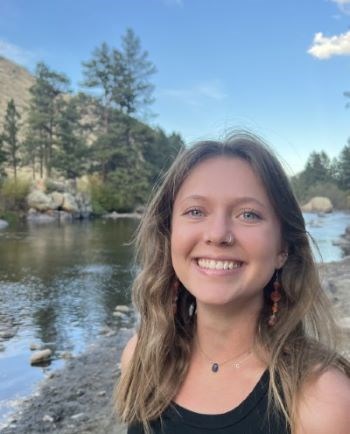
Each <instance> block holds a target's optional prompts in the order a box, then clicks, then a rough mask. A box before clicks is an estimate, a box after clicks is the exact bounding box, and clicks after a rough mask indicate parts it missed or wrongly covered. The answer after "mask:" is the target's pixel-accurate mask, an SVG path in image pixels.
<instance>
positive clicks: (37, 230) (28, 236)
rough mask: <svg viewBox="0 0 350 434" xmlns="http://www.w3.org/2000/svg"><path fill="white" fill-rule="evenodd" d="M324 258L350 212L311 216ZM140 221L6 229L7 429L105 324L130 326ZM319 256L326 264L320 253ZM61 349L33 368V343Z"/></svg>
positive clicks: (0, 297)
mask: <svg viewBox="0 0 350 434" xmlns="http://www.w3.org/2000/svg"><path fill="white" fill-rule="evenodd" d="M305 221H306V222H307V227H308V230H309V232H310V233H311V235H312V236H313V238H314V239H315V240H316V241H317V243H318V246H319V249H320V252H321V255H322V258H323V261H325V262H327V261H332V260H338V259H340V258H341V257H342V252H341V250H340V249H339V248H338V247H336V246H334V245H332V241H333V240H335V239H337V238H339V236H340V235H341V234H342V233H343V232H344V230H345V227H346V226H347V225H349V224H350V215H349V214H344V213H333V214H329V215H324V216H318V215H315V214H305ZM136 226H137V221H135V220H130V219H120V220H117V221H105V220H95V221H91V222H76V223H71V224H64V225H58V224H57V225H44V226H35V225H34V226H33V225H27V224H22V225H20V226H18V227H15V228H11V227H10V228H9V229H7V230H4V231H1V232H0V325H3V324H11V326H12V328H13V329H15V330H16V333H15V335H14V336H13V337H12V338H11V339H8V340H6V341H4V342H2V343H0V429H1V426H2V423H4V421H5V419H6V417H7V416H8V415H9V414H10V413H11V412H13V410H14V409H15V407H16V405H17V404H18V402H19V401H20V400H21V399H23V398H24V397H25V396H28V395H30V394H31V393H33V391H35V387H36V385H37V384H38V382H39V380H41V379H42V378H43V377H44V376H45V375H47V373H48V372H50V371H52V370H54V369H57V368H59V367H61V366H62V365H63V364H64V361H63V359H62V354H63V353H65V352H69V353H70V354H72V355H73V356H74V355H76V354H78V353H80V352H81V351H84V349H86V348H87V346H88V344H89V343H91V342H93V341H94V340H95V339H96V338H97V337H98V336H99V333H100V330H101V328H102V327H104V326H106V325H109V326H112V327H114V326H117V327H121V326H130V324H124V323H123V321H124V322H125V321H126V320H123V319H120V318H117V317H115V316H113V311H114V308H115V306H116V305H117V304H129V303H130V291H129V289H130V283H131V280H132V274H133V266H132V248H131V247H130V245H129V243H130V240H131V239H132V235H133V233H134V230H135V228H136ZM315 255H316V257H317V259H318V260H320V256H319V253H318V252H317V251H316V250H315ZM31 343H36V344H39V345H41V346H44V347H45V348H46V347H47V348H50V349H52V351H53V354H54V357H53V361H52V363H51V364H50V365H49V366H46V367H32V366H30V363H29V358H30V355H31V351H30V344H31Z"/></svg>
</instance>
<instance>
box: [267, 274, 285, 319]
mask: <svg viewBox="0 0 350 434" xmlns="http://www.w3.org/2000/svg"><path fill="white" fill-rule="evenodd" d="M281 289H282V285H281V283H280V282H279V280H278V271H276V278H275V281H274V282H273V291H272V292H271V294H270V299H271V301H272V313H271V315H270V317H269V320H268V325H269V326H270V327H273V326H274V325H275V324H276V322H277V316H276V314H277V312H278V311H279V306H278V302H279V301H280V300H281V298H282V295H281V292H280V291H281Z"/></svg>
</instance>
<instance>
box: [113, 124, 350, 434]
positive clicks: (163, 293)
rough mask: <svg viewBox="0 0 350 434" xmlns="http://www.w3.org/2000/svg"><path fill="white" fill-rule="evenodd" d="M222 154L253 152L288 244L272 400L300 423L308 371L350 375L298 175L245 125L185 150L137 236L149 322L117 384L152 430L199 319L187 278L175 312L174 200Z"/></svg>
mask: <svg viewBox="0 0 350 434" xmlns="http://www.w3.org/2000/svg"><path fill="white" fill-rule="evenodd" d="M219 156H225V157H228V158H239V159H242V160H244V161H245V162H247V163H248V164H249V165H250V167H251V168H252V169H253V171H254V173H255V174H256V175H257V176H258V177H259V178H260V180H261V181H262V183H263V185H264V186H265V190H266V192H267V194H268V197H269V199H270V202H271V204H272V207H273V209H274V211H275V213H276V215H277V217H278V219H279V221H280V223H281V228H282V240H283V241H284V243H285V245H286V246H287V247H288V259H287V261H286V262H285V264H284V266H283V269H282V270H281V273H280V276H281V283H282V288H283V290H282V292H283V297H282V300H281V302H280V305H281V307H280V311H279V316H280V317H281V318H283V321H279V322H277V324H276V325H275V326H274V327H269V326H268V316H269V314H270V312H271V302H270V301H269V297H268V294H269V292H270V290H271V288H270V285H267V287H266V288H265V289H264V293H265V303H264V307H263V308H262V311H261V313H260V316H259V318H258V324H257V328H256V343H257V344H258V345H257V347H260V348H263V349H264V353H265V354H268V360H266V363H267V365H268V369H269V372H270V385H269V403H270V408H271V409H277V410H278V411H280V412H282V413H283V414H284V416H285V419H286V421H287V423H288V424H289V426H290V427H291V431H292V432H294V427H295V414H296V400H297V397H298V394H299V392H300V389H301V385H302V384H303V383H304V381H305V380H306V379H307V378H309V377H310V376H311V375H313V374H315V375H317V374H318V373H321V372H323V371H324V370H325V369H327V368H329V367H330V366H336V367H338V368H339V369H341V370H342V371H343V372H345V374H346V375H348V376H349V377H350V362H349V361H348V360H346V359H345V358H344V357H343V356H341V355H340V353H338V352H337V351H338V349H337V343H338V333H337V326H336V323H335V321H334V319H333V316H332V313H331V306H330V303H329V301H328V299H327V297H326V295H325V293H324V291H323V289H322V287H321V284H320V279H319V275H318V270H317V267H316V264H315V261H314V258H313V254H312V251H311V248H310V242H309V237H308V233H307V231H306V229H305V222H304V218H303V216H302V213H301V210H300V207H299V205H298V203H297V201H296V198H295V196H294V194H293V191H292V189H291V186H290V183H289V180H288V178H287V176H286V174H285V172H284V170H283V168H282V166H281V164H280V163H279V161H278V160H277V158H276V157H275V156H274V154H273V152H272V151H271V150H270V149H269V148H268V147H267V145H266V144H265V143H264V142H263V141H262V140H261V139H260V138H258V137H256V136H255V135H253V134H251V133H249V132H244V131H243V132H236V133H234V134H232V135H231V136H230V137H229V138H228V139H226V140H225V141H222V142H218V141H204V142H200V143H198V144H196V145H194V146H193V147H191V148H189V149H185V150H183V151H182V152H181V153H180V154H179V155H178V156H177V158H176V160H175V161H174V163H173V164H172V166H171V167H170V169H169V170H168V172H167V173H166V174H165V176H164V177H163V179H162V181H161V182H160V184H159V185H158V186H157V187H155V189H154V194H153V197H152V199H151V200H150V202H149V204H148V207H147V210H146V212H145V215H144V216H143V218H142V220H141V223H140V226H139V229H138V232H137V235H136V239H135V242H136V261H137V264H138V266H139V270H140V271H139V273H138V275H137V277H136V279H135V281H134V284H133V288H132V295H133V302H134V304H135V307H136V309H137V310H138V312H139V314H140V323H139V327H138V331H137V335H138V338H137V344H136V348H135V351H134V353H133V356H132V359H131V362H130V364H129V366H128V367H127V369H126V371H125V372H123V374H122V376H121V379H120V382H119V385H118V387H117V389H116V409H117V412H118V414H119V417H120V419H121V420H122V421H123V422H125V423H128V424H130V423H135V422H141V423H142V424H143V426H144V429H145V431H146V432H150V425H149V423H150V422H151V421H152V420H153V419H156V418H158V417H159V416H161V414H162V412H163V411H164V410H165V409H166V407H168V406H169V405H170V404H171V401H172V399H174V397H175V396H176V394H177V391H178V390H179V388H180V387H181V384H182V382H183V380H184V378H185V376H186V373H187V370H188V365H189V360H190V355H191V345H192V341H193V334H194V327H195V321H194V320H193V318H189V316H188V309H189V305H190V304H191V303H193V296H192V295H191V294H190V293H189V292H188V291H187V290H186V288H184V287H181V288H180V292H179V298H178V301H177V311H176V314H175V315H174V313H173V312H174V306H173V302H174V297H173V290H172V288H173V285H172V284H173V282H174V279H175V272H174V269H173V266H172V262H171V254H170V233H171V219H172V210H173V204H174V200H175V197H176V194H177V192H178V191H179V188H180V187H181V185H182V183H183V182H184V180H185V179H186V177H187V176H188V175H189V174H190V173H191V170H192V169H193V168H194V167H196V166H197V165H198V164H199V163H200V162H202V161H204V160H208V159H210V158H215V157H219ZM271 404H273V405H271Z"/></svg>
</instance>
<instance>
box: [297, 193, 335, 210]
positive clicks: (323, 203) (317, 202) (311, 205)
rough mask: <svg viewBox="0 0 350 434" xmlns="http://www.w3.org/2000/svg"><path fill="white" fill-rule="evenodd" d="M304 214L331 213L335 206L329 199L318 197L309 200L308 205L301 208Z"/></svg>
mask: <svg viewBox="0 0 350 434" xmlns="http://www.w3.org/2000/svg"><path fill="white" fill-rule="evenodd" d="M301 210H302V211H303V212H323V213H330V212H332V211H333V205H332V202H331V201H330V199H328V197H321V196H316V197H313V198H312V199H311V200H309V202H308V203H306V204H305V205H303V206H302V207H301Z"/></svg>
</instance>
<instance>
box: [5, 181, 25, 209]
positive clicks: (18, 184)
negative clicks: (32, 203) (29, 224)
mask: <svg viewBox="0 0 350 434" xmlns="http://www.w3.org/2000/svg"><path fill="white" fill-rule="evenodd" d="M30 185H31V183H30V181H28V180H24V179H17V180H16V181H15V180H14V178H7V179H5V180H4V182H3V183H2V185H1V188H0V204H1V206H0V207H1V209H3V210H4V211H25V210H26V209H27V201H26V198H27V196H28V194H29V190H30Z"/></svg>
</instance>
